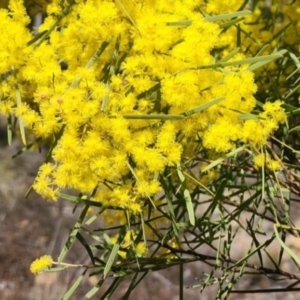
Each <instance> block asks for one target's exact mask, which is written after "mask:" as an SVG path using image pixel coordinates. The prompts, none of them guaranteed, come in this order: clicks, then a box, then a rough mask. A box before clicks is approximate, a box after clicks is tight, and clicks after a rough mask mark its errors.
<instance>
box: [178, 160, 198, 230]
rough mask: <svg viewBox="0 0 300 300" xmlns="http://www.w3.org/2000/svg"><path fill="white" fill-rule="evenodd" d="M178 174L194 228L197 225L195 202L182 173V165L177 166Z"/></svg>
mask: <svg viewBox="0 0 300 300" xmlns="http://www.w3.org/2000/svg"><path fill="white" fill-rule="evenodd" d="M177 174H178V177H179V180H180V182H181V186H182V188H183V196H184V200H185V203H186V208H187V212H188V216H189V220H190V223H191V224H192V225H193V226H194V225H195V212H194V208H193V202H192V198H191V194H190V192H189V190H188V188H187V186H186V180H185V177H184V174H183V172H182V171H181V167H180V165H178V166H177Z"/></svg>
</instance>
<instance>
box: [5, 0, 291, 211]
mask: <svg viewBox="0 0 300 300" xmlns="http://www.w3.org/2000/svg"><path fill="white" fill-rule="evenodd" d="M223 2H225V1H223ZM237 2H238V1H232V5H233V6H234V7H235V9H236V6H237ZM213 4H214V5H213ZM224 5H225V4H222V3H221V1H209V4H206V1H204V0H203V1H202V0H201V1H192V0H188V1H176V2H174V1H170V0H164V1H154V0H151V1H149V0H145V1H143V0H136V1H129V0H124V1H122V2H121V1H108V0H107V1H105V0H87V1H75V2H72V1H69V2H68V1H58V0H54V1H52V2H51V4H49V5H48V6H47V8H46V9H47V14H48V16H47V18H46V19H45V20H44V23H43V24H42V25H41V26H40V28H39V32H40V34H41V36H40V38H39V39H37V40H36V41H35V42H31V43H30V41H31V39H32V38H33V36H32V35H31V33H30V31H29V29H27V27H26V26H27V25H28V24H29V22H30V20H29V18H28V17H27V15H26V13H25V9H24V7H23V5H22V2H21V1H20V0H11V1H10V6H9V10H0V14H1V22H2V23H3V24H4V23H5V26H4V28H6V29H5V30H1V32H0V38H1V41H2V50H1V53H0V55H1V58H2V59H1V60H0V74H1V84H0V93H1V102H0V112H1V113H3V114H5V115H7V116H10V115H11V114H14V115H16V116H17V117H18V118H19V122H20V125H21V128H25V131H26V136H27V139H31V141H32V140H33V139H34V138H35V139H37V138H39V139H42V140H47V139H48V140H49V139H50V140H51V139H53V138H54V137H55V138H56V139H57V145H56V146H55V147H54V149H53V151H52V160H51V161H49V162H47V163H45V164H44V165H42V166H41V168H40V170H39V173H38V176H37V178H36V181H35V183H34V189H35V190H36V191H37V192H38V193H39V194H41V195H42V196H43V197H45V198H47V199H51V200H56V199H57V198H58V195H59V191H60V190H62V189H65V188H73V189H76V190H78V191H80V192H81V193H83V194H86V195H88V194H90V193H91V192H92V191H93V190H94V189H95V187H97V192H96V193H95V195H94V199H95V200H96V201H100V202H101V203H103V204H104V205H108V206H117V207H121V208H123V209H128V210H129V211H130V212H132V213H140V212H141V211H142V208H143V205H144V203H145V201H147V200H148V199H151V201H155V195H157V194H158V193H159V192H160V191H161V186H160V174H162V173H163V172H164V171H165V170H166V168H168V167H171V168H172V167H176V166H178V165H180V164H181V162H182V160H183V158H184V155H185V153H184V149H188V148H189V147H188V143H190V142H191V141H192V143H193V142H194V141H195V140H197V141H198V143H200V144H201V147H202V148H203V149H205V150H206V153H207V155H209V154H210V153H214V155H216V153H217V154H219V155H222V154H223V153H226V152H228V151H230V150H232V149H235V148H236V147H237V146H239V145H241V144H245V143H246V144H250V145H252V146H255V147H257V146H258V147H259V146H263V145H265V144H266V142H267V139H268V136H269V135H270V134H271V133H272V132H273V131H274V130H276V129H277V128H278V126H279V124H280V123H281V122H283V121H284V120H285V114H284V112H283V109H282V108H281V107H280V102H279V101H278V102H276V103H273V104H272V103H268V104H266V106H265V107H264V111H263V112H262V113H260V114H259V115H258V116H257V118H248V119H244V118H240V116H241V115H246V114H250V113H251V112H252V111H253V109H254V108H255V107H256V100H255V98H254V96H253V95H254V93H255V92H256V90H257V88H256V85H255V83H254V74H253V72H251V71H249V70H248V69H247V66H246V65H243V66H228V67H222V68H221V67H219V68H216V67H208V66H210V65H214V63H215V62H216V61H215V57H214V55H213V53H214V51H215V50H216V49H220V48H224V47H227V46H228V47H230V45H231V44H232V40H233V37H232V35H231V33H230V30H229V31H222V28H220V26H219V25H218V24H217V23H216V22H210V21H208V20H206V19H205V17H204V16H203V15H202V14H201V13H200V12H201V11H206V12H207V13H214V14H221V13H222V12H223V13H225V12H229V10H230V9H233V8H232V6H228V7H226V6H224ZM222 9H223V11H222ZM242 58H243V55H240V54H237V55H235V56H234V57H233V58H231V60H239V59H242ZM205 105H206V107H205ZM202 107H205V109H204V108H203V109H202ZM23 140H24V138H23ZM198 149H199V147H198ZM195 155H197V153H192V156H195Z"/></svg>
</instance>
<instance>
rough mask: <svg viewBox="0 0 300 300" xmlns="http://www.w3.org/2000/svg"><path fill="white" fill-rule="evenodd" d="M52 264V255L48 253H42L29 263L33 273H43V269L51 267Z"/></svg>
mask: <svg viewBox="0 0 300 300" xmlns="http://www.w3.org/2000/svg"><path fill="white" fill-rule="evenodd" d="M52 264H53V259H52V257H51V256H50V255H44V256H41V257H40V258H38V259H36V260H35V261H34V262H32V263H31V265H30V271H31V273H33V274H35V275H36V274H41V273H43V271H45V270H47V269H49V268H51V266H52Z"/></svg>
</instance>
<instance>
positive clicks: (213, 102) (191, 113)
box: [182, 97, 225, 116]
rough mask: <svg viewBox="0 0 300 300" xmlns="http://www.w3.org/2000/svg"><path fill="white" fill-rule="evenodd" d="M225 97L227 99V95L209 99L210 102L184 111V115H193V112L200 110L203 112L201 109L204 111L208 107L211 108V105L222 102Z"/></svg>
mask: <svg viewBox="0 0 300 300" xmlns="http://www.w3.org/2000/svg"><path fill="white" fill-rule="evenodd" d="M224 99H225V97H220V98H217V99H214V100H212V101H209V102H207V103H205V104H203V105H200V106H198V107H195V108H193V109H191V110H188V111H185V112H184V113H182V115H184V116H191V115H193V114H196V113H199V112H201V111H203V110H205V109H207V108H209V107H211V106H213V105H215V104H218V103H220V102H221V101H223V100H224Z"/></svg>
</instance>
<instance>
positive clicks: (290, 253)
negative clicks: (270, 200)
mask: <svg viewBox="0 0 300 300" xmlns="http://www.w3.org/2000/svg"><path fill="white" fill-rule="evenodd" d="M274 232H275V235H276V238H277V240H278V242H279V244H280V246H281V247H282V248H283V249H284V250H285V251H286V253H287V254H289V255H290V257H291V258H292V259H293V260H294V261H295V262H296V263H297V265H298V266H300V259H299V257H298V255H297V254H295V252H294V251H292V249H291V248H289V247H288V246H287V245H286V244H285V243H284V242H283V241H282V239H281V238H280V236H279V233H278V230H277V226H276V224H274Z"/></svg>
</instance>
